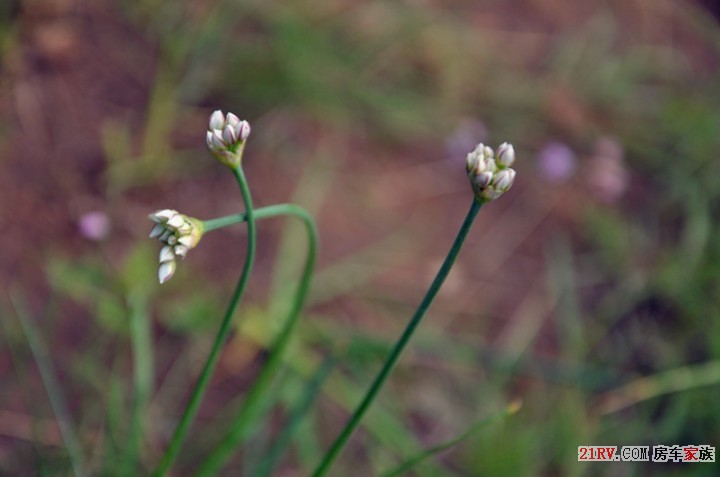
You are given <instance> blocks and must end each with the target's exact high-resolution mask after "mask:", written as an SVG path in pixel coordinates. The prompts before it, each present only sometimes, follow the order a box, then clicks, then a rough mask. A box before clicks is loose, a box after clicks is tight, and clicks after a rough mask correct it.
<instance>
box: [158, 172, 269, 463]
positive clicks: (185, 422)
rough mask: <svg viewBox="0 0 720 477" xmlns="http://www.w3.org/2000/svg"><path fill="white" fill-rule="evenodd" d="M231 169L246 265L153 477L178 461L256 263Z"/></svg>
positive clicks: (243, 186)
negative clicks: (240, 214)
mask: <svg viewBox="0 0 720 477" xmlns="http://www.w3.org/2000/svg"><path fill="white" fill-rule="evenodd" d="M232 170H233V173H234V174H235V179H236V180H237V182H238V185H239V186H240V192H241V193H242V198H243V202H244V203H245V210H246V212H245V217H246V220H247V223H248V241H247V252H246V256H245V265H244V266H243V270H242V275H240V279H239V280H238V283H237V285H236V286H235V291H234V292H233V294H232V298H231V299H230V305H229V306H228V308H227V311H226V312H225V317H224V318H223V321H222V323H221V325H220V329H219V330H218V333H217V335H216V336H215V342H214V343H213V346H212V348H211V349H210V354H209V355H208V358H207V361H205V366H204V367H203V370H202V372H201V373H200V377H199V378H198V381H197V383H196V384H195V389H193V392H192V395H191V396H190V401H189V402H188V404H187V406H186V408H185V411H184V412H183V414H182V416H181V418H180V422H179V423H178V426H177V428H176V429H175V433H174V434H173V436H172V439H171V440H170V445H169V446H168V449H167V451H165V455H164V456H163V459H162V461H161V462H160V465H159V466H158V467H157V469H155V471H154V472H153V473H152V475H153V476H154V477H161V476H164V475H165V473H166V472H167V471H168V470H169V469H170V467H171V466H172V464H173V462H174V461H175V459H176V458H177V454H178V452H180V446H181V445H182V443H183V440H184V439H185V435H186V434H187V431H188V430H189V428H190V425H191V424H192V421H193V419H194V418H195V415H196V414H197V411H198V408H199V407H200V403H201V402H202V399H203V396H204V395H205V391H206V390H207V387H208V385H209V384H210V378H211V377H212V374H213V371H214V370H215V366H216V365H217V361H218V359H219V357H220V350H221V349H222V347H223V345H224V344H225V340H226V339H227V335H228V333H229V332H230V328H231V325H232V317H233V315H234V314H235V309H236V308H237V305H238V303H239V302H240V299H241V298H242V296H243V293H244V292H245V287H246V285H247V282H248V279H249V278H250V272H251V271H252V267H253V264H254V262H255V240H256V237H255V215H254V214H253V205H252V198H251V197H250V188H249V187H248V184H247V180H246V179H245V174H243V171H242V167H241V166H239V165H238V166H237V167H235V168H233V169H232Z"/></svg>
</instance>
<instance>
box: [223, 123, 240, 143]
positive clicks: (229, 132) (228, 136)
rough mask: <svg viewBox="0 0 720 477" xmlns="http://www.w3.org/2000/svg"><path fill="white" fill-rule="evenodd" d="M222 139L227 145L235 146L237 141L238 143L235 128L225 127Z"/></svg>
mask: <svg viewBox="0 0 720 477" xmlns="http://www.w3.org/2000/svg"><path fill="white" fill-rule="evenodd" d="M222 138H223V141H225V144H235V141H237V138H238V135H237V133H236V132H235V128H234V127H232V126H231V125H229V124H228V125H227V126H225V129H223V131H222Z"/></svg>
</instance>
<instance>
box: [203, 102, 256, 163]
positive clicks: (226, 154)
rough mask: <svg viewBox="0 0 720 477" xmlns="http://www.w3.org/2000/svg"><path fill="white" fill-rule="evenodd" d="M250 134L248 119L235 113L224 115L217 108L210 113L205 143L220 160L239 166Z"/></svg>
mask: <svg viewBox="0 0 720 477" xmlns="http://www.w3.org/2000/svg"><path fill="white" fill-rule="evenodd" d="M249 135H250V125H249V124H248V122H247V121H242V120H241V119H240V118H238V117H237V116H236V115H234V114H233V113H227V115H225V116H223V113H222V111H220V110H217V111H215V112H213V113H212V115H210V120H209V121H208V130H207V132H206V133H205V143H206V144H207V147H208V149H209V150H210V152H211V153H212V154H213V155H214V156H215V157H216V158H217V159H218V160H219V161H220V162H222V163H223V164H225V165H226V166H228V167H237V166H238V165H239V164H240V161H241V160H242V153H243V149H244V148H245V141H246V140H247V138H248V136H249Z"/></svg>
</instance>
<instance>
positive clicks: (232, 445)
mask: <svg viewBox="0 0 720 477" xmlns="http://www.w3.org/2000/svg"><path fill="white" fill-rule="evenodd" d="M242 215H243V214H238V215H234V216H230V217H227V218H220V219H215V220H213V221H208V222H205V230H212V229H213V228H216V227H218V226H223V224H228V225H229V224H230V223H232V221H237V220H241V219H242ZM277 215H292V216H294V217H297V218H298V219H300V220H301V221H302V222H303V224H304V225H305V230H306V231H307V238H308V254H307V258H306V259H305V266H304V268H303V271H302V276H301V278H300V283H299V284H298V287H297V290H296V292H295V297H294V299H293V303H292V307H291V308H290V311H289V313H288V317H287V319H286V320H285V323H284V324H283V327H282V330H281V331H280V334H279V335H278V336H277V338H276V339H275V342H274V343H273V344H272V346H271V348H270V350H271V351H270V357H269V358H268V360H267V362H266V363H265V365H264V366H263V367H262V369H261V370H260V373H259V374H258V375H257V377H256V378H255V379H254V380H253V384H252V387H251V388H250V390H249V391H248V393H247V395H246V396H245V400H244V401H243V404H242V406H241V407H240V410H239V411H238V413H237V414H236V415H235V417H234V419H233V420H232V421H231V424H230V428H229V431H228V433H227V434H226V435H225V437H223V439H222V440H221V441H220V443H219V444H218V445H217V446H215V449H214V450H213V451H212V453H211V454H210V455H209V456H208V458H207V459H206V460H205V461H204V462H203V463H202V465H201V466H200V468H199V470H198V471H197V473H196V476H198V477H201V476H213V475H217V474H218V471H219V470H220V468H221V467H222V466H223V465H224V464H225V463H226V462H227V460H228V459H229V458H230V457H231V456H232V455H233V453H234V452H235V450H236V449H237V447H238V445H239V444H240V443H241V442H242V441H243V439H244V438H245V437H246V435H247V431H248V429H250V427H251V425H252V424H253V422H254V420H255V418H256V417H257V416H258V415H259V408H260V406H261V405H262V403H263V399H262V398H263V397H264V396H265V393H266V391H267V388H268V387H269V385H270V383H271V382H272V378H273V377H274V376H275V372H276V371H277V369H278V367H279V366H280V364H281V363H282V360H283V357H284V354H285V349H286V348H287V345H288V343H289V342H290V338H291V337H292V333H293V331H294V329H295V325H296V324H297V321H298V318H299V316H300V311H301V310H302V307H303V305H304V303H305V299H306V298H307V294H308V290H309V289H310V283H311V281H312V275H313V270H314V268H315V259H316V257H317V248H318V246H317V230H316V228H315V222H314V221H313V218H312V216H311V215H310V214H309V213H308V212H307V211H306V210H305V209H303V208H301V207H298V206H296V205H293V204H281V205H274V206H269V207H265V208H262V209H258V210H256V211H255V216H256V218H258V219H260V218H265V217H273V216H277Z"/></svg>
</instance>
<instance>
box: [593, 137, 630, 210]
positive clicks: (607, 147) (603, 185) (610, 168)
mask: <svg viewBox="0 0 720 477" xmlns="http://www.w3.org/2000/svg"><path fill="white" fill-rule="evenodd" d="M624 155H625V151H624V150H623V147H622V144H620V143H619V142H617V141H616V140H615V139H613V138H611V137H601V138H600V139H598V140H597V141H596V143H595V151H594V154H593V156H592V157H591V158H590V161H589V165H588V170H587V178H586V179H587V182H588V185H589V186H590V191H591V192H592V193H593V195H595V197H597V198H598V199H600V200H602V201H603V202H606V203H613V202H615V201H617V200H618V199H620V197H622V195H623V194H624V193H625V191H626V189H627V187H628V184H629V183H630V174H629V172H628V170H627V169H626V167H625V162H624V161H623V157H624Z"/></svg>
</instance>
